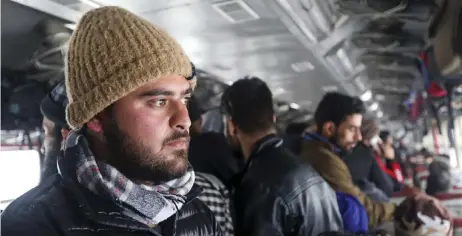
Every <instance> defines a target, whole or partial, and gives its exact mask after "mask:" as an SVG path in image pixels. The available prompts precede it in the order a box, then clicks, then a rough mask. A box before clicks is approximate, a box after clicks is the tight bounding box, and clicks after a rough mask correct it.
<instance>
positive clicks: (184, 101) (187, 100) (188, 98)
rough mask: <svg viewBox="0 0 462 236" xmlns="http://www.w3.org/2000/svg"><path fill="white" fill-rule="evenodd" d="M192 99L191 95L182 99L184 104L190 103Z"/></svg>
mask: <svg viewBox="0 0 462 236" xmlns="http://www.w3.org/2000/svg"><path fill="white" fill-rule="evenodd" d="M190 100H191V98H190V97H184V98H183V99H181V101H182V102H183V103H184V104H188V103H189V101H190Z"/></svg>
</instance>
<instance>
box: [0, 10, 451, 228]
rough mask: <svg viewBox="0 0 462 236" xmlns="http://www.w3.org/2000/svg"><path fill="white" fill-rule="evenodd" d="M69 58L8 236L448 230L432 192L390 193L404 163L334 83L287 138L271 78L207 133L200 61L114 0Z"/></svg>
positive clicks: (88, 18) (231, 101)
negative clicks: (395, 199) (398, 196)
mask: <svg viewBox="0 0 462 236" xmlns="http://www.w3.org/2000/svg"><path fill="white" fill-rule="evenodd" d="M65 64H66V67H65V80H63V81H62V82H60V83H59V84H58V85H57V86H56V87H55V88H54V89H53V91H52V92H51V93H50V94H49V95H48V96H47V97H46V98H44V100H43V101H42V104H41V110H42V113H43V115H44V120H43V127H44V129H45V140H44V153H45V161H44V165H43V170H42V179H41V182H40V184H39V185H38V186H37V187H36V188H34V189H32V190H30V191H29V192H27V193H25V194H24V195H22V196H21V197H19V198H18V199H17V200H15V201H14V202H13V203H11V204H10V205H9V206H8V207H7V209H6V210H5V211H4V213H3V214H2V224H1V226H2V235H3V236H20V235H21V236H22V235H34V236H102V235H111V236H113V235H121V236H122V235H124V236H128V235H162V236H173V235H177V236H181V235H185V236H186V235H210V236H211V235H226V236H231V235H236V236H269V235H281V236H282V235H286V236H289V235H300V236H301V235H452V231H453V223H452V219H451V216H450V215H449V213H448V211H447V209H445V208H444V207H443V206H442V205H441V203H440V202H439V201H438V200H436V199H435V198H433V197H430V196H429V195H427V194H425V193H423V192H421V191H418V190H415V192H414V193H413V194H412V196H410V197H408V198H407V199H406V200H404V202H402V203H401V204H399V205H397V204H394V203H391V202H390V201H389V199H390V196H391V194H392V193H393V192H396V191H399V190H400V189H401V188H402V186H403V181H402V180H403V173H402V172H403V171H401V169H400V168H397V167H399V166H400V163H399V160H397V159H398V158H396V157H395V156H396V155H397V154H396V150H394V148H393V142H392V140H391V139H390V138H389V137H391V136H390V134H389V133H387V132H381V133H380V130H379V126H378V125H377V123H376V121H375V120H373V119H368V118H365V117H364V114H365V108H364V104H363V102H362V101H361V100H360V99H358V98H356V97H351V96H347V95H343V94H340V93H327V94H325V96H324V97H323V98H322V100H321V102H320V103H319V104H318V106H317V109H316V111H315V115H314V123H313V124H304V125H298V127H297V125H295V124H294V125H292V126H291V127H289V128H288V130H287V133H286V134H285V135H284V137H280V136H279V135H278V133H277V131H276V125H275V124H276V119H275V112H274V108H273V96H272V93H271V91H270V89H269V88H268V86H267V85H266V84H265V82H263V81H262V80H260V79H258V78H244V79H240V80H237V81H236V82H234V83H233V84H232V85H231V86H229V87H228V88H227V89H226V91H225V92H224V94H223V95H222V101H221V106H220V110H221V112H222V114H223V117H224V120H225V123H226V132H225V134H221V133H213V132H208V133H203V132H202V131H201V115H202V112H203V111H201V110H200V109H199V107H200V104H198V101H196V100H195V99H194V98H193V97H192V94H193V91H194V88H195V86H196V78H195V68H194V65H193V64H192V63H191V62H190V60H189V59H188V57H187V56H186V55H185V53H184V51H183V49H182V48H181V46H180V45H179V44H178V43H177V42H176V41H175V40H174V39H173V38H172V37H171V36H169V35H168V33H167V32H166V31H164V30H163V29H161V28H159V27H157V26H155V25H152V24H151V23H149V22H148V21H146V20H144V19H141V18H139V17H138V16H136V15H135V14H132V13H130V12H128V11H126V10H124V9H121V8H118V7H102V8H98V9H95V10H92V11H90V12H88V13H86V14H85V15H84V16H83V17H82V19H81V20H80V22H79V24H78V26H77V28H76V30H75V31H74V32H73V35H72V37H71V39H70V41H69V45H68V51H67V52H66V55H65ZM378 136H380V137H381V140H382V142H379V138H378ZM390 225H391V226H390Z"/></svg>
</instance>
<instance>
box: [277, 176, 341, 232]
mask: <svg viewBox="0 0 462 236" xmlns="http://www.w3.org/2000/svg"><path fill="white" fill-rule="evenodd" d="M310 184H311V185H308V186H306V188H305V189H302V191H301V192H300V195H298V196H295V197H294V198H293V199H292V200H290V201H289V204H288V208H289V210H290V212H291V215H292V216H297V215H303V216H305V218H304V220H303V221H302V222H299V223H300V225H298V226H297V228H296V232H297V234H296V235H298V236H304V235H319V234H321V233H323V232H326V231H342V230H343V220H342V217H341V215H340V212H339V208H338V205H337V197H336V195H335V192H334V190H333V189H332V188H331V187H330V186H329V184H328V183H326V182H325V181H324V180H323V179H322V178H321V177H319V178H313V181H312V182H311V183H310ZM293 220H294V222H297V220H296V219H293ZM281 222H284V219H281ZM288 227H291V225H290V224H289V225H286V230H289V229H290V228H288ZM285 235H293V234H285Z"/></svg>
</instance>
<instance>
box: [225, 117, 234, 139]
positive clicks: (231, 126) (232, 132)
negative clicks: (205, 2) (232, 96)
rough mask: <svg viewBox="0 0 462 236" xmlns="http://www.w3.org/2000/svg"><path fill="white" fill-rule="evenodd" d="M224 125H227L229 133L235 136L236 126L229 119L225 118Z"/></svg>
mask: <svg viewBox="0 0 462 236" xmlns="http://www.w3.org/2000/svg"><path fill="white" fill-rule="evenodd" d="M226 124H227V125H226V126H227V127H228V132H229V135H231V136H236V126H235V125H234V123H233V121H232V120H231V119H227V120H226Z"/></svg>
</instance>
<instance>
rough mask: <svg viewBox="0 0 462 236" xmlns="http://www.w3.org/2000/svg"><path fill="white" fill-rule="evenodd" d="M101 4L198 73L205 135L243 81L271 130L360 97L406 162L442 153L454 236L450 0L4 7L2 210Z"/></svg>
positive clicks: (460, 117) (117, 1)
mask: <svg viewBox="0 0 462 236" xmlns="http://www.w3.org/2000/svg"><path fill="white" fill-rule="evenodd" d="M109 5H116V6H120V7H123V8H126V9H128V10H130V11H132V12H134V13H136V14H137V15H139V16H141V17H143V18H145V19H147V20H148V21H150V22H152V23H154V24H156V25H159V26H161V27H163V28H164V29H166V30H167V31H168V33H170V34H171V35H172V36H173V37H174V38H175V39H177V40H178V42H179V43H180V44H181V46H182V47H183V48H184V50H185V52H186V54H187V55H188V56H189V58H190V59H191V61H192V62H193V63H194V64H195V67H196V68H197V69H196V75H197V78H198V85H197V89H196V90H195V91H194V97H195V98H196V99H197V100H198V104H200V109H201V110H202V111H204V113H203V114H202V119H203V122H202V129H203V131H213V132H219V133H226V132H225V130H226V124H225V123H224V122H223V118H222V115H221V113H220V109H219V107H220V103H221V95H222V94H223V92H224V91H225V90H226V88H227V87H229V86H230V85H231V84H232V83H233V82H234V81H236V80H237V79H239V78H243V77H245V76H255V77H258V78H261V79H262V80H264V81H265V82H266V83H267V85H268V86H269V88H270V89H271V91H272V94H273V97H274V110H275V113H276V122H277V129H278V131H279V132H280V133H281V134H283V133H284V132H285V130H286V127H287V126H288V125H290V124H291V123H303V122H312V121H313V119H314V112H315V109H316V107H317V105H318V103H319V101H320V100H321V98H322V97H323V95H324V94H326V93H329V92H339V93H343V94H348V95H351V96H357V97H359V98H360V99H361V100H362V101H363V102H364V104H365V105H366V109H367V116H368V117H373V118H375V119H377V120H378V121H379V125H380V127H381V128H382V129H387V130H389V131H390V132H391V133H392V134H393V137H394V139H395V140H396V145H398V144H399V145H404V146H406V147H407V149H408V153H409V154H410V153H416V152H419V151H420V150H421V149H423V148H425V149H426V150H429V151H431V152H432V153H434V154H435V155H439V154H445V155H447V156H449V160H450V165H451V171H452V178H453V179H452V185H453V186H452V189H451V190H450V191H449V192H448V193H447V194H446V195H447V196H446V197H447V199H448V200H447V202H448V203H447V205H446V206H447V207H448V208H449V209H450V211H451V212H452V213H453V215H454V217H455V218H456V220H458V221H457V222H458V224H459V225H458V226H457V225H456V230H455V235H462V13H460V12H462V4H461V3H460V2H459V1H458V0H168V1H167V0H163V1H161V0H156V1H153V0H132V1H123V0H2V1H1V55H2V57H1V66H2V71H1V77H2V80H1V96H2V98H1V99H2V100H1V103H2V104H1V155H0V189H1V190H0V210H4V209H5V208H6V207H7V206H8V204H10V203H11V202H12V201H13V200H14V199H16V198H17V197H18V196H20V195H21V194H23V193H25V192H27V191H28V190H29V189H31V188H33V187H35V186H36V185H37V184H38V183H39V181H40V165H41V163H42V161H43V154H42V152H41V148H42V143H43V138H44V131H43V129H42V119H43V117H42V113H41V111H40V102H41V100H42V98H43V97H45V96H46V94H47V93H49V92H50V91H51V90H52V88H53V86H54V85H55V84H56V83H57V82H58V81H60V80H62V79H63V78H64V76H65V75H64V70H65V68H64V60H63V53H64V52H65V50H66V42H67V41H68V40H69V39H70V37H71V35H72V32H73V31H74V30H75V28H76V27H77V23H78V21H79V19H80V18H81V17H82V15H83V14H85V13H86V12H87V11H90V10H92V9H95V8H98V7H102V6H109ZM448 8H449V9H448ZM451 9H458V12H457V11H456V10H452V11H451ZM457 14H458V15H457ZM406 158H407V157H406ZM413 158H414V159H413V161H416V162H419V161H425V160H423V157H422V156H419V155H417V157H413ZM401 197H402V196H401V195H396V196H395V198H396V199H395V200H396V201H399V200H400V199H401ZM457 227H459V228H460V230H459V231H457Z"/></svg>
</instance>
